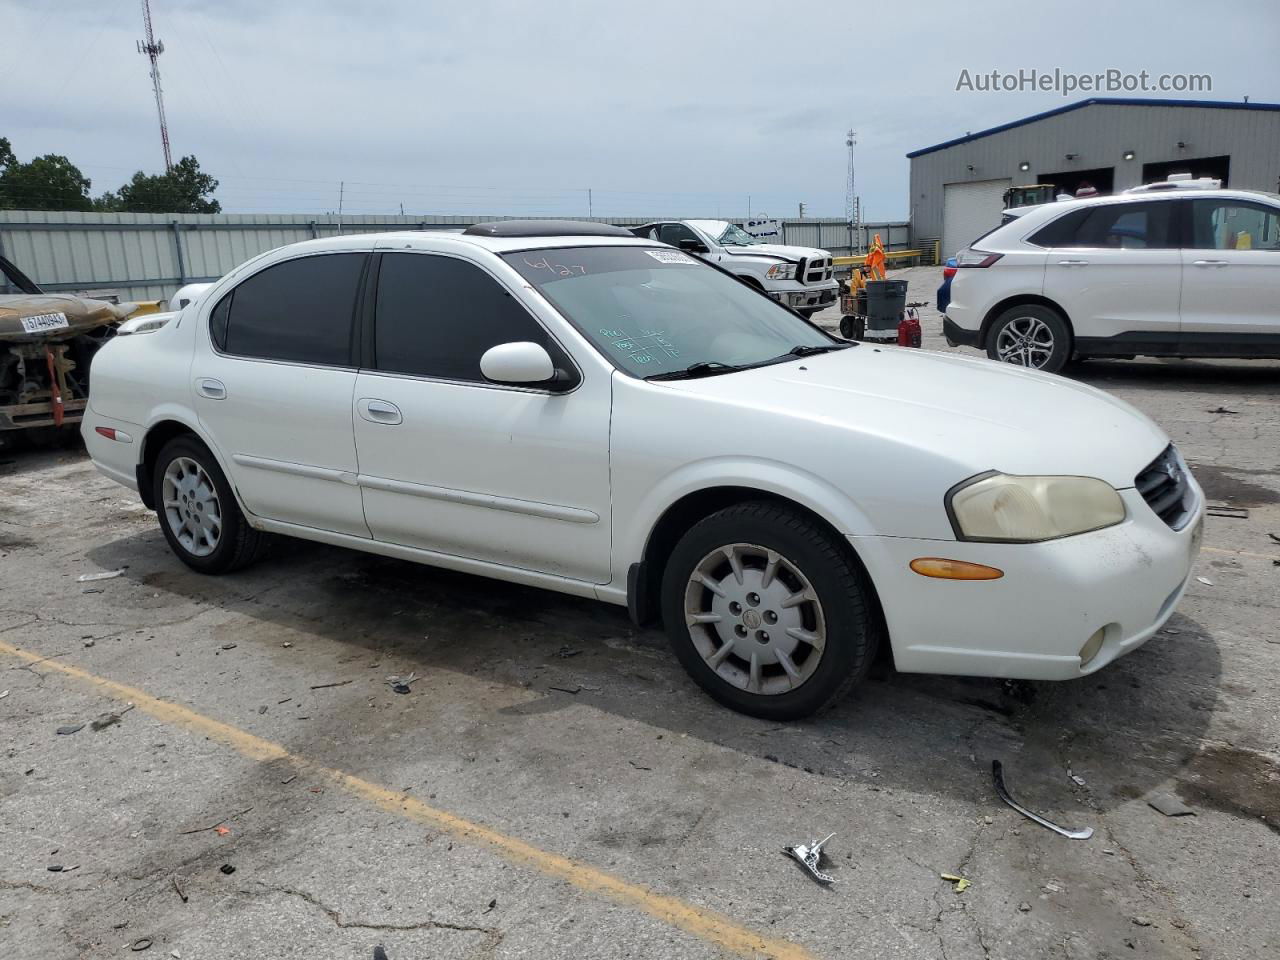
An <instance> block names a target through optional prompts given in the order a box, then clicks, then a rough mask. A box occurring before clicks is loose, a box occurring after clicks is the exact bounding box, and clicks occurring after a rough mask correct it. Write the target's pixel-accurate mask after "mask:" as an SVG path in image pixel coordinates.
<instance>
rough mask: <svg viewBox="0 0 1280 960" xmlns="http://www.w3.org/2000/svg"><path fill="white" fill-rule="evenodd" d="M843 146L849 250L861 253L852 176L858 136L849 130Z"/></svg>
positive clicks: (859, 215) (858, 208) (859, 217)
mask: <svg viewBox="0 0 1280 960" xmlns="http://www.w3.org/2000/svg"><path fill="white" fill-rule="evenodd" d="M844 145H845V146H846V147H847V148H848V149H849V169H848V172H847V174H846V176H845V184H844V218H845V220H846V221H847V222H848V224H849V248H850V250H851V251H853V252H855V253H861V252H862V205H861V204H860V203H859V202H858V189H857V181H856V180H855V179H854V175H853V148H854V147H856V146H857V145H858V134H857V133H856V132H855V131H854V130H852V129H850V130H849V131H848V132H847V133H845V135H844Z"/></svg>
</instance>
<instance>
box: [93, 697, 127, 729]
mask: <svg viewBox="0 0 1280 960" xmlns="http://www.w3.org/2000/svg"><path fill="white" fill-rule="evenodd" d="M132 709H133V704H132V703H131V704H129V705H128V706H127V707H125V708H124V709H123V710H121V711H120V712H119V713H104V714H103V715H102V716H100V717H98V718H97V719H96V720H94V721H92V722H91V723H90V724H89V726H90V727H91V728H92V729H93V730H105V729H107V727H111V726H114V725H115V724H117V723H119V722H120V718H121V717H123V716H124V715H125V714H126V713H128V712H129V711H130V710H132Z"/></svg>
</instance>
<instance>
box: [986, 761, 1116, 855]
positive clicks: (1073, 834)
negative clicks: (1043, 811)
mask: <svg viewBox="0 0 1280 960" xmlns="http://www.w3.org/2000/svg"><path fill="white" fill-rule="evenodd" d="M991 779H992V781H994V783H995V787H996V796H998V797H999V798H1000V799H1001V800H1003V801H1004V802H1005V803H1006V804H1008V805H1009V806H1011V807H1012V808H1013V809H1014V810H1017V811H1018V812H1019V813H1020V814H1022V815H1023V816H1024V817H1026V818H1027V819H1028V820H1030V821H1032V822H1033V823H1038V824H1040V826H1042V827H1046V828H1048V829H1050V830H1052V831H1053V832H1054V833H1057V834H1060V835H1062V836H1064V837H1067V838H1069V839H1071V840H1088V839H1089V838H1090V837H1092V836H1093V827H1080V828H1079V829H1069V828H1067V827H1060V826H1058V825H1057V824H1056V823H1054V822H1052V821H1051V820H1046V819H1045V818H1044V817H1042V816H1040V815H1039V814H1036V813H1032V812H1031V811H1030V810H1028V809H1027V808H1026V807H1024V806H1023V805H1022V804H1020V803H1018V801H1017V800H1015V799H1013V797H1011V796H1010V795H1009V791H1008V789H1007V788H1006V787H1005V785H1004V765H1003V764H1001V763H1000V761H999V760H992V761H991Z"/></svg>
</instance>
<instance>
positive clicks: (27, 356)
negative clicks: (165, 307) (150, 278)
mask: <svg viewBox="0 0 1280 960" xmlns="http://www.w3.org/2000/svg"><path fill="white" fill-rule="evenodd" d="M0 273H2V274H3V277H0V445H3V440H4V438H5V437H6V435H8V434H9V433H10V431H15V430H38V429H41V428H52V429H54V430H56V429H57V428H59V427H62V426H69V425H72V424H77V423H79V422H80V419H81V417H82V416H83V414H84V409H85V406H86V405H87V403H88V397H89V368H90V365H91V364H92V362H93V355H94V354H95V353H97V352H98V350H99V349H100V348H101V347H102V345H103V344H104V343H106V342H107V341H108V340H109V339H111V337H113V336H115V334H116V329H117V328H118V327H119V325H120V324H121V323H122V322H123V321H124V320H126V319H128V318H129V317H133V316H137V315H139V314H145V313H150V312H154V311H155V310H157V309H158V308H159V306H160V304H159V303H157V302H149V303H141V304H140V303H109V302H107V301H105V300H92V299H87V298H85V297H77V296H74V295H71V294H63V293H45V292H44V291H43V290H41V289H40V287H39V286H37V285H36V284H35V283H34V282H33V281H32V280H30V279H29V278H28V277H27V276H26V275H25V274H24V273H23V272H22V271H21V270H19V269H18V268H17V267H16V266H14V265H13V263H11V262H10V261H8V260H6V259H5V258H4V257H0ZM15 291H16V292H15Z"/></svg>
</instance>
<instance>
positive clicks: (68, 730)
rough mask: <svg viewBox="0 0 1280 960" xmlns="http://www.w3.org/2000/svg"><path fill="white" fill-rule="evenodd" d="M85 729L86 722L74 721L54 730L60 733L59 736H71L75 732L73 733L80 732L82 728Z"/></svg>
mask: <svg viewBox="0 0 1280 960" xmlns="http://www.w3.org/2000/svg"><path fill="white" fill-rule="evenodd" d="M83 729H84V724H83V723H72V724H68V725H67V726H65V727H59V728H58V729H57V730H55V731H54V732H55V733H57V734H58V735H59V736H61V737H69V736H71V734H73V733H79V732H80V731H81V730H83Z"/></svg>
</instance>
